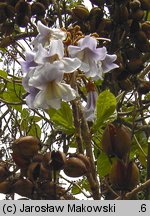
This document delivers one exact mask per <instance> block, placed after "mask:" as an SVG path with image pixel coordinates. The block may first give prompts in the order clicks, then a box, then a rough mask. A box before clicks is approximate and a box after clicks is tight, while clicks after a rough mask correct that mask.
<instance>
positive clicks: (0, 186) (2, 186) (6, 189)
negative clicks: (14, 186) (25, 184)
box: [0, 181, 11, 194]
mask: <svg viewBox="0 0 150 216" xmlns="http://www.w3.org/2000/svg"><path fill="white" fill-rule="evenodd" d="M10 192H11V182H10V181H3V182H0V193H3V194H7V193H10Z"/></svg>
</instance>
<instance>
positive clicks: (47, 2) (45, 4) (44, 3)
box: [37, 0, 50, 8]
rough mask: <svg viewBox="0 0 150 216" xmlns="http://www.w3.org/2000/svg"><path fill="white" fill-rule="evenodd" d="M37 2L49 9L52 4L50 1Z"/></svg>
mask: <svg viewBox="0 0 150 216" xmlns="http://www.w3.org/2000/svg"><path fill="white" fill-rule="evenodd" d="M37 2H39V3H41V4H43V5H44V6H45V8H48V6H49V4H50V2H49V0H38V1H37Z"/></svg>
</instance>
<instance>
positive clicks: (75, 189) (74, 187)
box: [71, 185, 81, 195]
mask: <svg viewBox="0 0 150 216" xmlns="http://www.w3.org/2000/svg"><path fill="white" fill-rule="evenodd" d="M80 192H81V190H80V189H79V188H78V187H77V186H76V185H73V187H72V189H71V193H72V194H73V195H76V194H79V193H80Z"/></svg>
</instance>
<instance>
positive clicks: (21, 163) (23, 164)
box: [11, 152, 30, 169]
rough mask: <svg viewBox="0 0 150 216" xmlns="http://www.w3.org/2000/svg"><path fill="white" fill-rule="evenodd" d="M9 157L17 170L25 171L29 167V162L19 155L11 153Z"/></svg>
mask: <svg viewBox="0 0 150 216" xmlns="http://www.w3.org/2000/svg"><path fill="white" fill-rule="evenodd" d="M11 155H12V158H13V161H14V162H15V164H16V165H17V166H18V167H19V168H21V169H25V168H27V167H28V166H29V164H30V160H29V159H27V158H23V157H22V155H21V154H17V153H15V152H13V153H12V154H11Z"/></svg>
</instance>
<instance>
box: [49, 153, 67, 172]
mask: <svg viewBox="0 0 150 216" xmlns="http://www.w3.org/2000/svg"><path fill="white" fill-rule="evenodd" d="M51 159H52V162H51V166H52V168H53V169H54V170H56V171H57V170H62V169H63V168H64V166H65V163H66V155H65V153H63V152H60V151H56V152H55V151H52V153H51Z"/></svg>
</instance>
